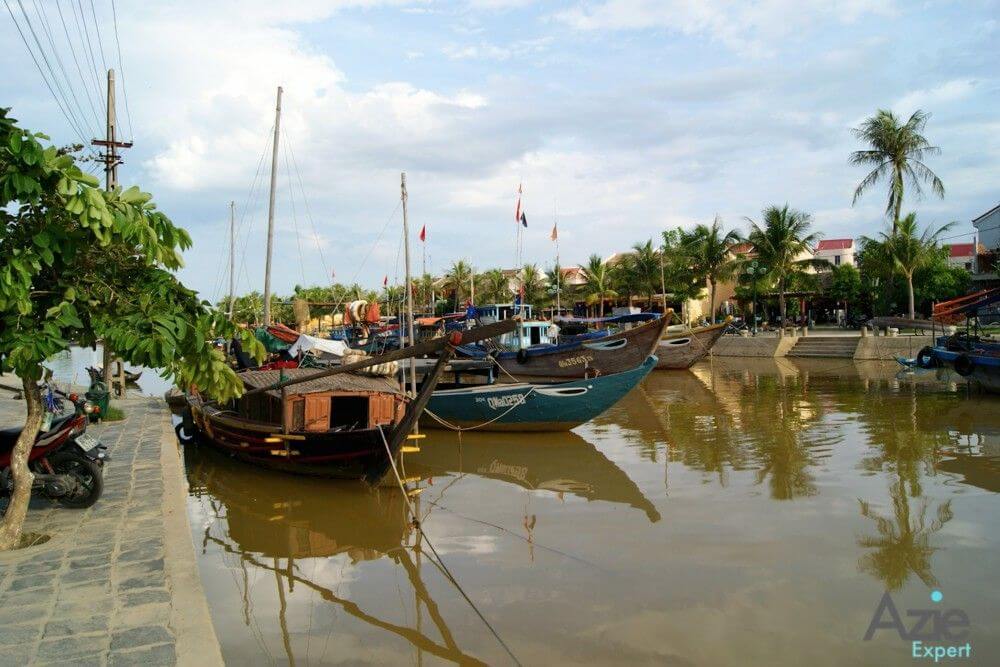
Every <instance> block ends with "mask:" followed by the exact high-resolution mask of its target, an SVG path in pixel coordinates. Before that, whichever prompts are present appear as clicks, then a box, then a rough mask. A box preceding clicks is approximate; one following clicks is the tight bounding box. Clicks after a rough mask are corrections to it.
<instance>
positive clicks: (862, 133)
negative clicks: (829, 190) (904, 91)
mask: <svg viewBox="0 0 1000 667" xmlns="http://www.w3.org/2000/svg"><path fill="white" fill-rule="evenodd" d="M929 118H930V114H929V113H925V112H923V111H921V110H920V109H917V110H916V111H914V112H913V115H912V116H910V119H909V120H907V121H906V122H905V123H900V119H899V118H898V117H897V116H896V114H894V113H893V112H891V111H888V110H886V109H879V110H878V111H877V112H876V113H875V115H874V116H871V117H870V118H867V119H865V121H864V122H863V123H861V125H860V126H858V127H856V128H854V136H856V137H857V138H858V139H860V140H861V141H863V142H865V143H867V144H868V145H869V146H870V147H871V148H869V149H867V150H860V151H854V152H853V153H851V157H850V162H851V164H852V165H855V166H860V167H870V168H871V169H872V170H871V171H870V172H868V175H867V176H865V178H864V180H862V181H861V183H859V184H858V187H857V188H856V189H855V190H854V201H853V202H851V204H852V206H853V205H854V204H855V203H857V201H858V199H860V198H861V195H863V194H864V193H865V192H866V191H867V190H869V189H870V188H872V187H874V186H875V184H877V183H878V182H879V181H881V180H888V181H889V202H888V204H887V205H886V208H885V214H886V215H887V216H891V219H892V231H893V232H894V233H895V231H896V227H897V226H898V225H899V216H900V215H901V212H902V209H903V187H904V184H905V183H907V182H909V185H910V186H911V187H912V188H913V191H914V192H915V193H916V195H917V197H920V196H921V195H922V194H923V190H922V189H921V187H920V184H921V182H924V183H929V184H930V186H931V190H932V191H933V192H934V194H936V195H937V196H939V197H944V184H943V183H942V182H941V179H940V178H938V177H937V174H935V173H934V172H933V171H931V170H930V168H929V167H928V166H927V165H926V164H924V162H923V159H924V156H925V155H936V154H938V153H940V152H941V149H940V148H938V147H937V146H931V145H930V142H929V141H927V138H926V137H925V136H924V135H923V134H922V132H923V131H924V127H925V126H926V125H927V120H928V119H929Z"/></svg>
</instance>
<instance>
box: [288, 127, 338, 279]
mask: <svg viewBox="0 0 1000 667" xmlns="http://www.w3.org/2000/svg"><path fill="white" fill-rule="evenodd" d="M285 136H286V139H285V146H287V147H288V154H289V155H290V156H291V157H292V168H293V169H294V170H295V177H296V179H297V180H298V183H299V191H300V192H301V193H302V203H303V204H304V206H305V209H306V219H307V220H308V221H309V226H310V228H312V232H313V239H315V241H316V250H317V251H318V252H319V261H320V263H321V264H322V265H323V272H324V273H325V274H326V276H327V277H329V278H330V282H334V279H333V272H332V271H330V267H329V266H327V263H326V257H325V256H324V255H323V244H322V243H320V239H321V237H320V235H319V232H318V231H316V223H315V222H314V221H313V217H312V211H311V210H310V208H309V199H308V198H307V197H306V189H305V186H304V185H303V183H302V172H300V171H299V164H298V162H297V161H296V160H295V150H294V148H293V147H292V142H291V139H290V138H288V135H287V134H286V135H285Z"/></svg>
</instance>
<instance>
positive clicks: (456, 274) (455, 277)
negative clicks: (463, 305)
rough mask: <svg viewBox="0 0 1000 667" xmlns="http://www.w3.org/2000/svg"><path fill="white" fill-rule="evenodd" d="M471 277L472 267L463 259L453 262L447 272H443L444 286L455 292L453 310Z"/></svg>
mask: <svg viewBox="0 0 1000 667" xmlns="http://www.w3.org/2000/svg"><path fill="white" fill-rule="evenodd" d="M471 278H472V267H471V266H470V265H469V264H468V262H466V261H465V260H464V259H460V260H458V261H457V262H455V263H453V264H452V265H451V268H450V269H448V273H446V274H445V286H446V287H448V289H451V290H454V292H455V310H458V305H459V303H460V302H461V300H462V295H463V294H464V293H465V290H466V289H468V287H469V280H470V279H471Z"/></svg>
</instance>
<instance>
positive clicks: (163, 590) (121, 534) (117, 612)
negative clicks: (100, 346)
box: [0, 395, 222, 665]
mask: <svg viewBox="0 0 1000 667" xmlns="http://www.w3.org/2000/svg"><path fill="white" fill-rule="evenodd" d="M116 404H117V405H118V406H119V407H121V408H122V409H124V411H125V413H126V419H125V420H123V421H121V422H116V423H113V424H100V425H94V426H92V427H90V428H89V429H88V432H89V433H91V434H92V435H94V436H95V437H98V438H99V439H100V440H101V441H102V442H103V443H104V444H106V445H107V446H108V450H109V454H110V456H111V461H110V462H109V463H108V465H107V467H106V469H105V475H104V483H105V489H104V495H103V496H102V498H101V500H99V501H98V502H97V504H96V505H94V506H93V507H91V508H89V509H86V510H70V509H65V508H62V507H60V506H59V505H57V504H55V503H51V502H48V501H46V500H43V499H40V498H34V499H33V500H32V502H31V506H30V509H29V511H28V518H27V521H26V523H25V530H26V532H33V533H40V534H43V535H47V536H49V537H50V539H49V540H48V541H47V542H45V543H43V544H39V545H37V546H33V547H30V548H27V549H21V550H18V551H13V552H7V553H2V554H0V665H25V664H38V665H42V664H48V663H56V662H59V663H63V664H65V663H67V662H72V663H73V664H75V665H84V664H86V665H89V664H94V665H120V664H139V663H141V664H144V665H161V664H162V665H173V664H181V665H195V664H197V665H221V664H222V656H221V653H220V650H219V643H218V640H217V638H216V636H215V631H214V629H213V626H212V622H211V618H210V616H209V613H208V605H207V603H206V601H205V595H204V593H203V591H202V587H201V582H200V580H199V577H198V571H197V567H196V564H195V557H194V549H193V547H192V544H191V540H190V527H189V525H188V521H187V514H186V512H185V509H184V503H185V497H186V494H187V486H186V482H185V479H184V475H183V473H182V466H181V462H180V458H179V456H180V455H179V452H178V449H177V444H176V439H175V438H174V433H173V429H172V427H171V422H170V414H169V412H168V411H167V409H166V406H165V405H164V404H163V402H162V401H161V400H157V399H152V398H137V399H129V400H125V401H117V402H116ZM23 410H24V403H23V401H17V400H12V399H10V398H8V397H7V396H6V395H4V396H3V397H0V426H2V427H8V426H15V425H18V424H20V422H21V421H23Z"/></svg>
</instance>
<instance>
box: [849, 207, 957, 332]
mask: <svg viewBox="0 0 1000 667" xmlns="http://www.w3.org/2000/svg"><path fill="white" fill-rule="evenodd" d="M953 224H954V223H950V224H947V225H944V226H942V227H940V228H938V229H937V230H936V231H931V229H930V228H929V227H928V228H927V229H925V230H924V231H923V232H922V233H920V234H919V235H918V229H917V215H916V213H910V214H908V215H907V216H906V217H904V218H902V219H901V220H899V222H898V224H897V225H896V227H895V229H894V230H893V231H892V232H891V233H888V234H887V233H885V232H882V233H881V235H880V238H878V239H872V238H868V237H864V238H863V239H862V246H863V247H864V251H865V254H866V258H867V259H868V261H869V265H870V266H873V267H874V268H876V270H881V271H882V272H884V271H885V270H886V269H887V268H889V267H891V270H892V271H893V272H894V273H896V274H897V275H900V276H902V277H903V278H904V279H905V280H906V285H907V297H908V304H909V311H908V312H909V315H908V316H909V317H910V318H911V319H912V318H914V317H916V308H915V293H914V288H913V282H914V281H913V277H914V274H915V272H916V271H917V270H919V269H921V268H924V267H926V266H928V265H930V264H931V263H932V262H933V261H934V259H935V257H936V256H938V255H939V253H940V251H941V248H940V246H939V244H938V239H939V238H940V237H941V234H942V233H944V232H946V231H947V230H948V229H950V228H951V227H952V225H953Z"/></svg>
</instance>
